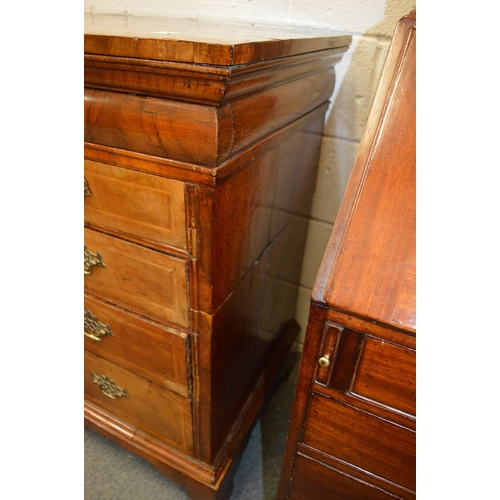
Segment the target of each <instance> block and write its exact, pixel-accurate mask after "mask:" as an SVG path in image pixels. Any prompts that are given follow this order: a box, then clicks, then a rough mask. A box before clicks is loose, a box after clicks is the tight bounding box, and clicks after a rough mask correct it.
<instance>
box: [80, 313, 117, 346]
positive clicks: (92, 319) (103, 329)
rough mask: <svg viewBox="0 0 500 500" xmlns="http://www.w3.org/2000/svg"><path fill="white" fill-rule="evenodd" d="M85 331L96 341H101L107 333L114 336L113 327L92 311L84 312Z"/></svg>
mask: <svg viewBox="0 0 500 500" xmlns="http://www.w3.org/2000/svg"><path fill="white" fill-rule="evenodd" d="M83 333H84V334H85V335H86V336H87V337H89V338H90V339H92V340H95V341H96V342H101V340H102V339H103V338H104V336H105V335H109V336H110V337H114V334H113V330H111V327H110V326H109V325H108V324H106V323H101V322H100V321H99V320H98V319H97V316H96V315H95V314H92V312H91V311H85V312H84V314H83Z"/></svg>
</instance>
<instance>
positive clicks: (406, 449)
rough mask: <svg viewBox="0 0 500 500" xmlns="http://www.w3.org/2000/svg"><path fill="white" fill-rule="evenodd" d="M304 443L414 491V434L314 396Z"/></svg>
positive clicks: (328, 399) (333, 401)
mask: <svg viewBox="0 0 500 500" xmlns="http://www.w3.org/2000/svg"><path fill="white" fill-rule="evenodd" d="M301 441H302V442H303V443H304V444H305V445H307V446H310V447H312V448H314V449H316V450H319V451H322V452H324V453H327V454H328V455H330V456H331V457H334V458H336V459H338V460H341V461H342V462H346V463H348V464H352V465H354V466H355V467H357V468H359V469H361V470H363V471H366V472H367V473H369V474H375V475H376V476H378V477H379V478H382V479H385V480H388V481H391V482H393V483H394V484H398V485H401V486H403V487H404V488H407V489H409V490H412V491H415V474H416V466H415V448H416V435H415V432H412V431H410V430H408V429H405V428H403V427H401V426H399V425H396V424H393V423H391V422H389V421H387V420H384V419H382V418H379V417H376V416H375V415H371V414H369V413H366V412H363V411H360V410H358V409H356V408H353V407H351V406H349V405H346V404H343V403H340V402H338V401H336V400H334V399H331V398H327V397H325V396H321V395H319V394H314V393H313V395H312V397H311V400H310V407H309V411H308V415H307V420H306V424H305V428H304V432H303V436H302V439H301Z"/></svg>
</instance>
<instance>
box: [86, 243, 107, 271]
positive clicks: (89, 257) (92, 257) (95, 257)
mask: <svg viewBox="0 0 500 500" xmlns="http://www.w3.org/2000/svg"><path fill="white" fill-rule="evenodd" d="M96 266H100V267H106V265H105V264H104V262H103V260H102V257H101V254H100V253H99V252H98V253H92V252H89V251H87V245H84V248H83V274H86V275H89V274H92V273H93V272H94V267H96Z"/></svg>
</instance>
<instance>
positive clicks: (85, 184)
mask: <svg viewBox="0 0 500 500" xmlns="http://www.w3.org/2000/svg"><path fill="white" fill-rule="evenodd" d="M83 194H84V195H85V196H92V193H91V192H90V189H89V185H88V184H87V179H85V177H84V178H83Z"/></svg>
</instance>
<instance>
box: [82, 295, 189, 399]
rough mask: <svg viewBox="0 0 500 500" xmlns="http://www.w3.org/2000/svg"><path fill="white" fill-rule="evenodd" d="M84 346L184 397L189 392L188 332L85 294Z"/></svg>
mask: <svg viewBox="0 0 500 500" xmlns="http://www.w3.org/2000/svg"><path fill="white" fill-rule="evenodd" d="M84 306H85V307H84V308H85V314H84V333H85V349H87V350H88V351H91V352H93V353H94V354H96V355H98V356H100V357H102V358H106V359H107V360H109V361H112V362H113V363H116V364H118V365H120V366H123V367H124V368H126V369H128V370H131V371H133V372H134V373H137V374H138V375H140V376H142V377H145V378H147V379H148V380H152V381H154V382H155V383H156V384H158V385H160V386H162V387H165V388H166V389H169V390H171V391H173V392H177V393H178V394H181V395H182V396H185V397H187V396H188V395H189V384H188V370H187V359H188V354H189V335H188V334H186V333H182V332H176V331H175V330H172V329H167V328H165V327H161V326H159V325H157V324H154V323H152V322H150V321H146V320H145V319H143V318H141V317H140V316H136V315H133V314H130V313H128V312H126V311H124V310H122V309H119V308H116V307H112V306H110V305H108V304H105V303H103V302H101V301H100V300H97V299H95V298H93V297H90V296H89V295H87V294H85V297H84Z"/></svg>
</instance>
